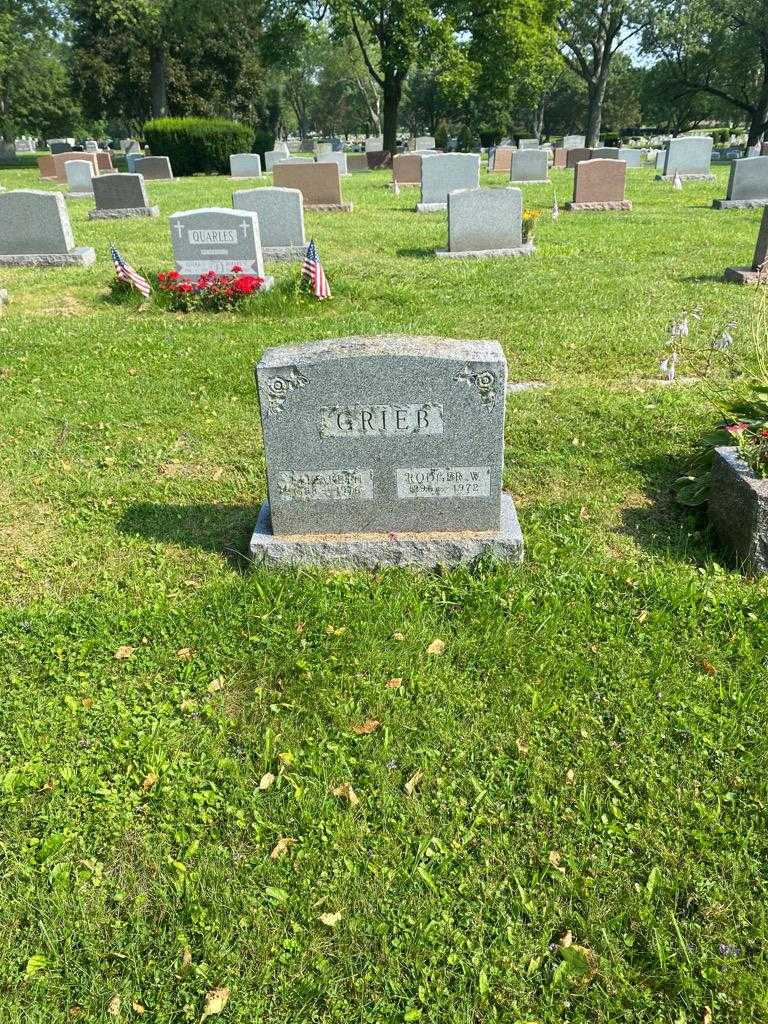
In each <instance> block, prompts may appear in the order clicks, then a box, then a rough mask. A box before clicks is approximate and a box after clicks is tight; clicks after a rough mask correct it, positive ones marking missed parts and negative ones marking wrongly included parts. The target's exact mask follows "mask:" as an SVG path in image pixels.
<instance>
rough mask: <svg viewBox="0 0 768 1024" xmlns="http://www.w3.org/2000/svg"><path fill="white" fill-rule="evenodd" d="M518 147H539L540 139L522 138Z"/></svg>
mask: <svg viewBox="0 0 768 1024" xmlns="http://www.w3.org/2000/svg"><path fill="white" fill-rule="evenodd" d="M517 148H518V149H538V148H539V140H538V139H520V141H519V142H518V144H517Z"/></svg>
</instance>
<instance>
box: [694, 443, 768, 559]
mask: <svg viewBox="0 0 768 1024" xmlns="http://www.w3.org/2000/svg"><path fill="white" fill-rule="evenodd" d="M708 511H709V519H710V522H711V523H712V525H713V527H714V530H715V533H716V534H717V536H718V539H719V540H720V542H721V543H722V545H723V547H724V548H725V549H726V550H727V552H728V553H729V554H730V555H731V557H732V558H733V560H734V561H735V562H736V563H737V565H738V566H739V567H740V568H741V567H743V568H744V569H745V570H746V571H747V572H748V573H749V574H750V575H754V576H758V575H764V574H765V573H767V572H768V480H763V479H761V478H760V477H758V476H755V474H754V473H753V472H752V470H751V469H750V468H749V467H748V466H747V464H746V463H745V462H744V461H743V460H742V458H741V456H740V455H739V452H738V450H737V449H736V448H735V447H723V448H716V449H715V453H714V459H713V462H712V474H711V483H710V491H709V508H708Z"/></svg>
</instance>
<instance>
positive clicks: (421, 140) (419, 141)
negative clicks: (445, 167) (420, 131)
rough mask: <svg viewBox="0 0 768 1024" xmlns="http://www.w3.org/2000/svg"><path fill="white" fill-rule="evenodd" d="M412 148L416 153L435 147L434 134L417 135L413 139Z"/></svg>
mask: <svg viewBox="0 0 768 1024" xmlns="http://www.w3.org/2000/svg"><path fill="white" fill-rule="evenodd" d="M413 148H414V150H415V151H416V152H417V153H420V152H426V151H427V150H430V149H434V148H435V137H434V135H418V136H417V137H416V138H415V139H414V140H413Z"/></svg>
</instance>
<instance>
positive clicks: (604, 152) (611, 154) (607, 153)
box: [590, 146, 620, 160]
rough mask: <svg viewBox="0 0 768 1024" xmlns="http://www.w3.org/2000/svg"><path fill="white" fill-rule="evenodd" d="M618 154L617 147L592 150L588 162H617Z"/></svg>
mask: <svg viewBox="0 0 768 1024" xmlns="http://www.w3.org/2000/svg"><path fill="white" fill-rule="evenodd" d="M619 152H620V150H619V148H618V146H602V147H601V148H599V149H593V150H592V156H591V157H590V160H618V159H619Z"/></svg>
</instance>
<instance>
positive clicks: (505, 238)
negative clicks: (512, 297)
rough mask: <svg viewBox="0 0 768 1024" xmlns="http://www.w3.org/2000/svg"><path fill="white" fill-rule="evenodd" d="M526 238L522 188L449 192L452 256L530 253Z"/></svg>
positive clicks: (449, 253)
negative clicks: (524, 238)
mask: <svg viewBox="0 0 768 1024" xmlns="http://www.w3.org/2000/svg"><path fill="white" fill-rule="evenodd" d="M532 252H533V243H532V242H523V193H522V192H521V191H520V189H519V188H473V189H460V190H458V191H454V192H449V193H448V248H447V249H438V250H437V251H436V255H437V256H441V257H446V258H452V259H462V258H463V259H466V258H472V259H487V258H489V257H512V256H530V255H531V253H532Z"/></svg>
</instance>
